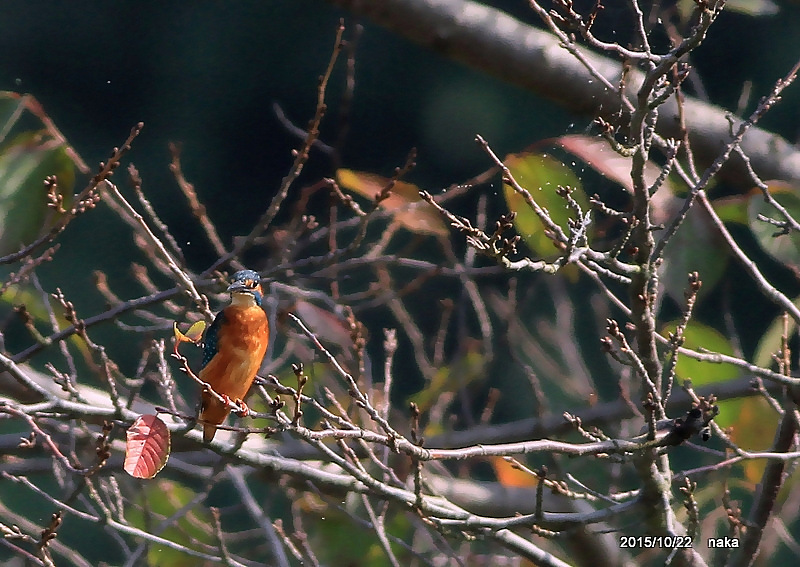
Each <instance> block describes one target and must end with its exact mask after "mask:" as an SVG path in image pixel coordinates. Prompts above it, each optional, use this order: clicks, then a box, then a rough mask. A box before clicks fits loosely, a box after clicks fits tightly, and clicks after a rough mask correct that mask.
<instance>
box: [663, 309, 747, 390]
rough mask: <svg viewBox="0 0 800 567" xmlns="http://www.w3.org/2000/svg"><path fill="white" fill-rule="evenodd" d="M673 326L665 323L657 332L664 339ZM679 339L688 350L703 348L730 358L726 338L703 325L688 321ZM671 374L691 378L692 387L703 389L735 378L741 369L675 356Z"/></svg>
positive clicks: (674, 327)
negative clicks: (673, 370)
mask: <svg viewBox="0 0 800 567" xmlns="http://www.w3.org/2000/svg"><path fill="white" fill-rule="evenodd" d="M677 326H678V322H677V321H672V322H670V323H667V324H666V325H664V327H663V329H662V330H661V334H662V335H663V336H665V337H666V336H668V333H674V332H675V329H676V328H677ZM683 336H684V339H685V342H684V346H685V347H686V348H690V349H692V350H699V349H706V350H709V351H712V352H718V353H720V354H727V355H733V346H731V342H730V341H729V340H728V338H727V337H725V335H723V334H722V333H720V332H719V331H717V330H716V329H714V328H713V327H709V326H708V325H704V324H703V323H699V322H697V321H691V322H689V324H688V325H687V326H686V330H685V331H684V334H683ZM675 373H676V374H677V376H678V378H680V379H682V380H686V379H687V378H691V380H692V383H693V384H694V385H696V386H703V385H705V384H715V383H717V382H724V381H726V380H730V379H732V378H736V377H737V376H739V374H741V370H739V368H737V367H736V366H733V365H732V364H711V363H709V362H702V361H699V360H695V359H693V358H689V357H688V356H681V355H679V356H678V364H677V366H676V367H675Z"/></svg>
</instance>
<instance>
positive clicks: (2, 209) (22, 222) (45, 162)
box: [0, 132, 75, 254]
mask: <svg viewBox="0 0 800 567" xmlns="http://www.w3.org/2000/svg"><path fill="white" fill-rule="evenodd" d="M49 175H55V176H56V177H57V178H58V185H59V189H60V191H61V192H62V193H63V194H65V195H72V192H73V189H74V186H75V166H74V165H73V163H72V161H71V160H70V158H69V156H68V155H67V152H66V148H65V146H64V145H63V144H61V143H60V142H57V141H55V140H53V139H51V138H48V137H47V136H46V135H44V134H43V133H40V132H25V133H23V134H20V135H19V136H17V137H16V138H15V139H14V140H13V141H12V142H11V143H10V144H9V145H8V146H6V147H5V148H4V149H3V150H2V152H0V254H8V253H9V252H13V251H16V250H18V249H19V248H20V247H21V246H23V245H25V244H29V243H30V242H31V241H33V240H35V239H36V237H37V236H39V235H40V234H41V233H42V232H43V231H44V230H46V229H47V228H48V227H49V226H50V224H51V223H52V221H53V219H54V218H55V215H56V214H57V213H55V211H53V209H51V208H49V207H48V206H47V198H46V196H47V192H46V189H45V186H44V180H45V178H46V177H47V176H49Z"/></svg>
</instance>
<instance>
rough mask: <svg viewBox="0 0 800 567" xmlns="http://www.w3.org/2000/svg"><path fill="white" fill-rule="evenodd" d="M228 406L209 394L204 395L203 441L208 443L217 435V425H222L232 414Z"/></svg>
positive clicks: (201, 413) (201, 414)
mask: <svg viewBox="0 0 800 567" xmlns="http://www.w3.org/2000/svg"><path fill="white" fill-rule="evenodd" d="M230 411H231V410H230V408H229V407H228V405H227V404H225V403H223V402H221V401H220V400H218V399H217V398H216V397H214V396H212V395H211V394H208V393H205V392H204V393H203V395H202V405H201V409H200V419H201V420H202V422H203V441H204V442H206V443H208V442H210V441H211V440H212V439H214V435H215V434H216V433H217V425H221V424H222V423H223V422H224V421H225V418H226V417H228V414H229V413H230Z"/></svg>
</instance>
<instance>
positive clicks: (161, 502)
mask: <svg viewBox="0 0 800 567" xmlns="http://www.w3.org/2000/svg"><path fill="white" fill-rule="evenodd" d="M140 486H141V487H142V491H141V493H140V500H141V502H138V505H137V506H127V507H126V509H125V519H126V520H127V521H128V522H129V523H130V524H131V525H132V526H134V527H137V528H139V529H142V530H145V531H148V530H151V529H152V526H153V525H158V524H159V523H160V522H161V521H162V520H164V519H166V518H170V517H172V516H173V515H174V514H175V513H176V512H178V510H180V509H181V508H183V507H184V506H186V505H188V504H189V503H190V502H191V501H192V500H193V499H194V498H195V496H196V495H197V494H196V492H195V491H194V490H192V489H190V488H188V487H186V486H185V485H183V484H180V483H178V482H174V481H171V480H158V481H156V482H153V483H142V484H140ZM143 510H148V511H149V512H150V513H151V514H152V515H153V516H154V517H150V518H146V517H145V515H144V511H143ZM211 525H213V518H212V517H211V513H210V512H209V511H208V509H207V508H204V507H202V506H198V505H196V506H194V507H193V509H192V510H191V511H189V512H188V513H186V514H180V515H179V517H178V519H177V520H175V521H174V522H172V523H171V525H170V527H169V528H167V529H166V530H164V531H163V532H159V534H158V535H160V536H161V537H163V538H165V539H169V540H171V541H174V542H176V543H179V544H181V545H184V546H186V547H191V548H197V547H198V543H199V544H201V545H203V544H204V545H215V544H216V542H215V540H214V536H213V535H212V533H211V529H210V528H206V527H204V526H211ZM197 561H198V560H197V558H196V557H192V556H190V555H187V554H185V553H183V552H182V551H180V550H177V549H171V548H167V547H165V546H161V545H152V546H150V548H149V551H148V554H147V565H152V566H154V567H177V566H186V567H188V566H190V565H197V564H198V563H197Z"/></svg>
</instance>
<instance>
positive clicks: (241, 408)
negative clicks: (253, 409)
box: [233, 398, 250, 417]
mask: <svg viewBox="0 0 800 567" xmlns="http://www.w3.org/2000/svg"><path fill="white" fill-rule="evenodd" d="M233 404H234V411H235V412H236V413H238V414H239V417H247V416H248V415H250V408H249V407H247V404H246V403H244V401H243V400H242V399H241V398H236V399H235V400H233Z"/></svg>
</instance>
